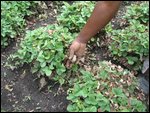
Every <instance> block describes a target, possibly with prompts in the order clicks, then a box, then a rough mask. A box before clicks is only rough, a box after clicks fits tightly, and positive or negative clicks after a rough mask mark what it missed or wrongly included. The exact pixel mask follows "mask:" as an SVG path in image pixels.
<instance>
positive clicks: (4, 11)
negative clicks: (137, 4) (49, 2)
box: [1, 1, 37, 48]
mask: <svg viewBox="0 0 150 113" xmlns="http://www.w3.org/2000/svg"><path fill="white" fill-rule="evenodd" d="M36 3H37V2H28V1H1V47H3V48H5V47H6V46H8V44H9V39H11V38H15V37H17V36H19V35H21V33H22V31H23V30H24V28H25V25H26V22H25V19H24V17H25V16H29V15H31V14H32V13H33V12H31V11H30V7H31V6H32V7H35V6H36Z"/></svg>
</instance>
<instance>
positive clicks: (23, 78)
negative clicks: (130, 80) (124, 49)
mask: <svg viewBox="0 0 150 113" xmlns="http://www.w3.org/2000/svg"><path fill="white" fill-rule="evenodd" d="M132 3H133V4H134V2H131V3H127V4H122V5H121V8H120V11H119V12H118V14H117V16H116V18H114V19H113V20H112V23H113V25H114V27H115V28H120V25H118V23H121V22H122V20H121V19H119V18H118V17H119V16H120V15H122V14H123V13H124V11H125V10H126V7H125V6H127V5H130V4H132ZM47 5H48V7H47V8H48V9H46V10H44V11H45V13H44V14H46V16H47V17H46V19H45V18H42V16H41V18H42V19H41V20H40V19H39V20H36V18H32V19H31V20H30V19H29V20H28V26H27V27H26V29H36V28H38V27H41V26H47V25H49V24H53V23H56V18H55V16H56V13H55V11H54V10H56V8H55V6H53V4H52V3H51V2H47ZM123 27H124V26H123ZM100 38H101V39H102V40H101V39H100V40H101V43H100V46H97V45H94V46H91V45H90V46H89V47H88V51H87V53H86V57H85V60H86V62H85V64H84V65H83V67H84V68H85V70H87V71H91V70H92V69H93V67H94V66H98V61H104V60H106V61H112V63H113V64H115V65H120V66H121V67H123V68H128V67H126V65H124V64H122V63H120V62H116V61H115V60H113V58H112V57H109V52H108V48H107V47H106V46H107V45H106V44H109V37H106V33H103V32H101V33H100ZM20 41H21V40H20V39H19V40H18V38H17V39H16V41H15V42H13V43H11V44H10V45H9V46H8V47H7V48H6V49H3V50H1V111H10V112H12V111H16V112H18V111H20V112H23V111H24V112H35V111H40V112H66V111H67V106H68V104H69V101H68V100H67V99H66V97H67V90H68V89H69V85H67V84H65V85H63V86H61V85H60V84H58V83H56V82H55V81H53V80H49V79H46V82H47V84H46V85H44V86H43V87H42V85H43V83H42V82H41V78H40V79H39V78H38V77H37V73H35V74H32V73H31V72H30V68H31V65H29V64H25V65H23V67H21V68H18V69H14V70H10V69H9V68H8V65H7V62H8V61H7V58H8V57H9V55H10V54H12V53H14V52H15V51H16V50H17V49H18V45H19V43H20ZM93 49H94V50H95V51H92V50H93ZM10 67H11V66H10ZM11 68H13V67H11ZM129 68H130V67H129ZM133 75H137V73H136V74H135V73H134V74H133ZM40 87H42V88H41V89H40ZM137 98H138V99H139V100H141V101H143V102H145V96H144V94H143V92H141V91H140V90H138V91H137Z"/></svg>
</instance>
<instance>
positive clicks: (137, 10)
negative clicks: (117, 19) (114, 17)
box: [124, 1, 149, 23]
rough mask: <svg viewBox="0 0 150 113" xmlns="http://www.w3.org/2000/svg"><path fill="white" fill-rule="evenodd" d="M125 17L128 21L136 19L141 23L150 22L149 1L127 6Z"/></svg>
mask: <svg viewBox="0 0 150 113" xmlns="http://www.w3.org/2000/svg"><path fill="white" fill-rule="evenodd" d="M124 18H126V19H127V20H128V21H131V20H133V19H135V20H137V21H140V22H141V23H147V22H149V3H148V2H147V1H145V2H143V3H140V4H131V6H128V7H127V11H126V14H125V16H124Z"/></svg>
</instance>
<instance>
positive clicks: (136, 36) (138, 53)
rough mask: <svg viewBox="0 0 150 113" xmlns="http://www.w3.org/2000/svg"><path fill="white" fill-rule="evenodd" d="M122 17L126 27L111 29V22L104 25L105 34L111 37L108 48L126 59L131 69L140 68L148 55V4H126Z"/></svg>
mask: <svg viewBox="0 0 150 113" xmlns="http://www.w3.org/2000/svg"><path fill="white" fill-rule="evenodd" d="M123 18H124V19H126V21H127V23H128V26H127V27H125V28H122V29H113V28H112V25H111V24H109V25H108V26H107V27H106V32H107V35H108V36H109V37H111V39H112V41H111V43H110V45H109V50H110V51H111V54H112V55H113V56H114V57H116V58H117V59H118V58H124V59H126V62H128V64H129V65H131V66H132V69H134V70H141V66H142V63H143V60H144V58H145V57H147V56H148V55H149V33H148V29H149V28H148V22H149V4H148V3H147V2H143V3H141V4H132V5H131V6H128V7H127V11H126V12H125V15H124V17H123Z"/></svg>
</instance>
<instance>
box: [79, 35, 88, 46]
mask: <svg viewBox="0 0 150 113" xmlns="http://www.w3.org/2000/svg"><path fill="white" fill-rule="evenodd" d="M76 41H78V42H80V43H83V44H87V42H88V40H86V37H83V36H80V35H78V36H77V38H76Z"/></svg>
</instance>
